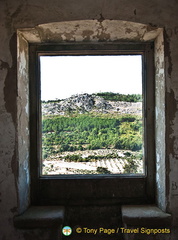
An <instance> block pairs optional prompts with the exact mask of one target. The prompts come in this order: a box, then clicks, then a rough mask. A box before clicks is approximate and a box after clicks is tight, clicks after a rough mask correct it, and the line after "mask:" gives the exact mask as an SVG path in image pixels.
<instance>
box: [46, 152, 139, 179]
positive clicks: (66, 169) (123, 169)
mask: <svg viewBox="0 0 178 240" xmlns="http://www.w3.org/2000/svg"><path fill="white" fill-rule="evenodd" d="M108 152H109V154H113V153H114V154H115V155H116V154H117V155H118V157H115V158H108V157H107V156H108ZM128 153H129V154H130V156H132V157H130V156H127V155H128ZM69 154H71V153H70V152H65V153H63V154H62V155H56V156H51V157H50V159H49V160H48V159H46V160H45V161H43V174H44V175H58V174H124V173H138V174H142V173H143V160H142V159H138V156H137V157H136V156H135V159H134V155H135V154H136V153H132V152H131V151H130V152H128V151H121V150H116V149H112V150H107V149H98V150H94V151H93V150H90V151H83V152H82V154H83V155H82V156H83V161H82V162H81V161H80V162H76V161H68V160H67V158H66V156H69ZM77 154H80V152H79V151H77ZM101 154H102V155H103V159H99V160H95V159H94V156H100V157H101ZM71 155H72V154H71ZM92 155H93V159H92V157H91V156H92ZM75 156H76V153H75ZM88 156H90V161H88V160H86V161H85V159H87V157H88Z"/></svg>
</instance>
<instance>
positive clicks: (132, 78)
mask: <svg viewBox="0 0 178 240" xmlns="http://www.w3.org/2000/svg"><path fill="white" fill-rule="evenodd" d="M40 68H41V69H40V71H41V109H42V175H59V174H130V173H132V174H133V173H134V174H143V173H144V170H143V165H144V164H143V159H144V156H143V153H144V151H143V145H144V144H143V139H144V137H143V132H144V131H143V125H144V124H143V116H142V102H143V94H142V56H141V55H117V56H116V55H109V56H105V55H104V56H50V57H49V56H41V57H40Z"/></svg>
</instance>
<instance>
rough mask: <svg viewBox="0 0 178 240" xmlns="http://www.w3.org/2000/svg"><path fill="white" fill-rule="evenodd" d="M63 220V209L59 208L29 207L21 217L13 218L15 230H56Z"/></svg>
mask: <svg viewBox="0 0 178 240" xmlns="http://www.w3.org/2000/svg"><path fill="white" fill-rule="evenodd" d="M63 220H64V208H63V207H61V206H31V207H30V208H29V209H27V211H25V212H24V213H23V214H22V215H19V216H16V217H15V218H14V226H15V227H17V228H23V229H31V228H50V227H51V228H54V227H56V228H58V227H60V226H61V224H62V223H63Z"/></svg>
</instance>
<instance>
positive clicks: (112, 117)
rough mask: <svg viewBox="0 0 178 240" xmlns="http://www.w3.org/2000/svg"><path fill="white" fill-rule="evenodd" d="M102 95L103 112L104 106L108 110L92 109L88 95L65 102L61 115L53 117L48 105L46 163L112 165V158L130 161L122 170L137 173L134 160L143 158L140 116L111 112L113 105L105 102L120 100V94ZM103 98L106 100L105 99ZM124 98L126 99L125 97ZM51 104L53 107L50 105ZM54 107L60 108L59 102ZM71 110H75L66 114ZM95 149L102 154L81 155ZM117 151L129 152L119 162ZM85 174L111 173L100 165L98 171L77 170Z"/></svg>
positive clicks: (44, 136) (44, 143)
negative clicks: (52, 161)
mask: <svg viewBox="0 0 178 240" xmlns="http://www.w3.org/2000/svg"><path fill="white" fill-rule="evenodd" d="M99 95H100V96H99V100H98V102H97V104H98V106H100V108H102V109H104V107H105V109H107V110H108V109H109V110H108V111H95V112H94V111H93V108H95V107H96V104H94V103H93V98H92V95H88V94H83V95H75V96H72V97H71V98H69V99H67V102H66V101H64V103H63V104H62V105H60V106H59V107H58V109H59V108H60V109H62V110H61V111H62V115H60V114H58V115H57V114H51V109H50V111H49V110H48V108H47V107H48V105H45V107H46V109H45V111H46V112H45V113H46V114H44V112H43V119H42V157H43V160H47V161H51V160H53V159H58V160H60V161H65V162H76V163H83V162H93V161H95V162H98V164H99V162H102V161H103V160H105V161H106V162H108V161H109V162H111V161H112V159H115V160H114V161H116V159H117V161H120V162H121V160H124V159H125V160H126V159H127V162H126V163H125V165H124V166H125V167H123V171H124V172H135V173H136V172H137V167H136V165H135V162H134V161H135V160H141V159H142V154H141V150H142V138H143V134H142V124H143V123H142V118H141V116H140V115H133V114H120V113H118V112H114V113H113V112H112V113H111V112H110V109H111V107H110V106H112V105H111V104H110V102H109V103H108V102H105V101H109V100H111V99H112V100H113V99H115V100H114V101H118V100H116V98H119V97H120V95H119V94H112V93H99ZM101 95H102V97H101ZM104 96H105V99H106V100H105V99H104V100H103V98H104ZM121 97H122V99H123V98H124V96H121ZM126 97H128V96H126ZM132 97H133V96H132ZM136 98H139V96H137V95H136V96H135V98H134V97H133V98H132V100H133V101H136ZM95 99H96V98H95ZM134 99H135V100H134ZM49 104H50V105H49V106H50V107H51V103H49ZM76 105H77V107H76ZM66 106H67V107H66ZM79 107H80V109H81V107H82V111H79V110H78V109H79ZM55 108H57V105H56V103H55ZM68 108H70V109H72V111H64V109H65V110H66V109H68ZM102 149H103V153H102V151H101V150H102ZM109 149H110V150H112V152H111V153H108V154H104V150H109ZM96 150H98V151H100V154H95V155H93V154H92V155H91V154H90V155H87V156H85V157H83V156H82V152H83V153H84V152H86V151H93V152H94V151H96ZM114 150H126V154H125V155H124V159H121V158H120V160H119V158H118V153H117V154H116V153H114V152H113V151H114ZM131 152H132V153H131ZM134 152H135V153H134ZM95 153H96V152H95ZM107 164H108V163H107ZM66 169H68V168H66ZM71 171H72V170H71ZM83 171H84V173H100V174H101V173H109V170H108V169H107V168H106V169H103V168H102V167H101V166H100V165H99V168H98V167H97V168H96V170H95V171H86V170H77V173H80V174H81V173H82V172H83ZM75 172H76V171H75Z"/></svg>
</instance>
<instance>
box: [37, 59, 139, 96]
mask: <svg viewBox="0 0 178 240" xmlns="http://www.w3.org/2000/svg"><path fill="white" fill-rule="evenodd" d="M40 62H41V99H42V100H55V99H64V98H68V97H70V96H71V95H73V94H80V93H90V94H91V93H97V92H114V93H122V94H138V93H142V66H141V65H142V64H141V56H140V55H137V56H52V57H48V56H42V57H40Z"/></svg>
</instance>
